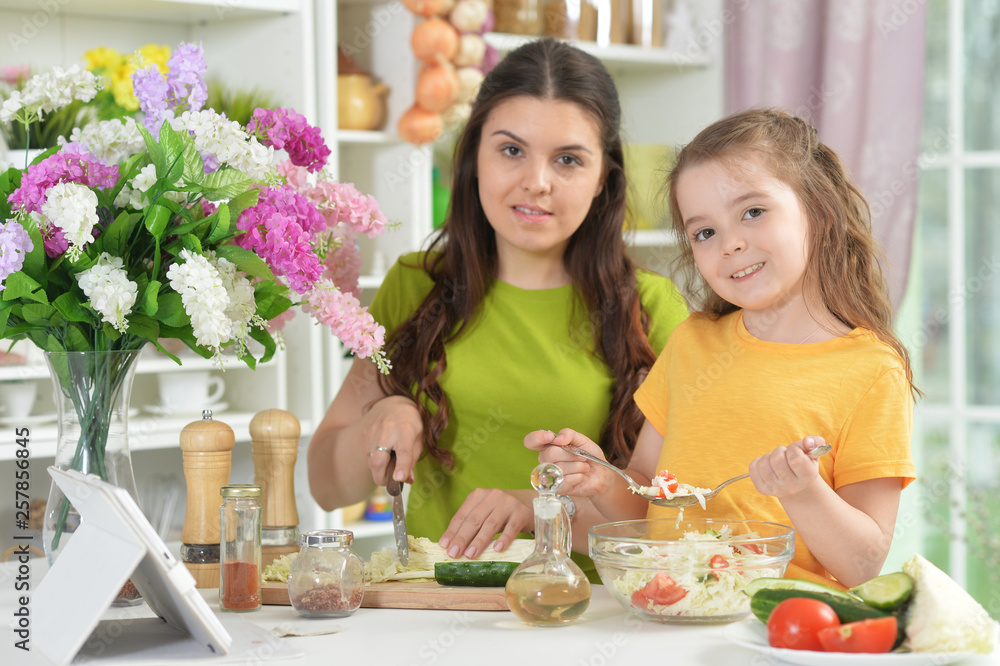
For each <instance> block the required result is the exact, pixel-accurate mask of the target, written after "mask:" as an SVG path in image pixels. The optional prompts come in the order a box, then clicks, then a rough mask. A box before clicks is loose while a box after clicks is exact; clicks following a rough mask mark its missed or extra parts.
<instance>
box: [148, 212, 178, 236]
mask: <svg viewBox="0 0 1000 666" xmlns="http://www.w3.org/2000/svg"><path fill="white" fill-rule="evenodd" d="M171 215H172V214H171V212H170V210H169V209H167V208H164V207H163V206H161V205H160V204H153V205H152V206H150V207H149V208H147V209H146V217H145V224H146V229H148V230H149V233H151V234H153V237H154V238H157V239H160V238H163V232H164V230H166V228H167V224H169V223H170V218H171Z"/></svg>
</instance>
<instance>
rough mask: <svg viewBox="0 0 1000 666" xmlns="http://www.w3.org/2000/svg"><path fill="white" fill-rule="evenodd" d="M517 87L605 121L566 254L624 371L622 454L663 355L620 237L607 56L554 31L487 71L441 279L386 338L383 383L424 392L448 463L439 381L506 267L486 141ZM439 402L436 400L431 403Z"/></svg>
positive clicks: (615, 399)
mask: <svg viewBox="0 0 1000 666" xmlns="http://www.w3.org/2000/svg"><path fill="white" fill-rule="evenodd" d="M518 96H527V97H534V98H538V99H552V100H561V101H567V102H572V103H574V104H577V105H578V106H580V107H581V108H582V109H584V110H585V111H587V112H588V113H589V114H591V116H593V118H594V119H595V120H596V121H597V125H598V127H599V128H600V132H601V142H602V145H603V149H604V155H603V165H604V173H605V180H604V188H603V189H602V191H601V193H600V194H599V195H598V196H597V198H596V199H594V202H593V203H592V205H591V207H590V211H589V212H588V213H587V216H586V218H585V219H584V221H583V224H581V225H580V228H579V229H578V230H577V231H576V233H574V234H573V236H572V237H571V238H570V241H569V245H568V247H567V248H566V253H565V255H564V258H563V260H564V262H565V265H566V270H567V272H568V273H569V275H570V277H571V279H572V282H573V285H574V287H575V289H576V291H577V293H578V294H579V295H580V297H581V298H582V301H583V303H584V304H585V305H586V307H587V309H588V314H589V318H590V323H591V324H592V325H593V330H594V347H595V349H596V350H597V352H598V353H599V354H601V356H602V357H603V358H604V360H605V362H607V364H608V366H609V367H610V369H611V371H612V373H613V375H614V377H615V382H614V389H613V391H614V392H613V396H612V399H611V411H610V414H609V416H608V420H607V422H606V424H605V426H604V431H603V433H602V435H601V442H600V444H601V447H602V448H603V449H604V451H605V454H606V455H607V457H608V459H609V460H611V461H612V462H614V463H617V464H624V463H625V462H627V461H628V459H629V458H630V457H631V453H632V449H633V448H634V446H635V441H636V438H637V437H638V433H639V429H640V428H641V427H642V423H643V416H642V413H641V412H640V411H639V409H638V407H637V406H636V405H635V403H634V402H633V400H632V395H633V394H634V393H635V389H636V388H638V386H639V384H640V383H641V380H642V377H643V375H644V373H645V371H646V370H648V368H649V367H650V366H651V365H652V364H653V362H654V361H655V360H656V355H655V353H654V352H653V349H652V348H651V347H650V344H649V341H648V339H647V337H646V333H647V332H648V321H647V318H646V315H645V312H644V311H643V309H642V306H641V304H640V303H639V293H638V288H637V286H636V277H635V266H634V265H633V263H632V261H631V260H630V259H629V258H628V256H627V255H626V252H625V241H624V239H623V237H622V228H623V224H624V220H625V186H626V183H625V170H624V165H623V162H624V160H623V156H622V142H621V134H620V126H621V108H620V106H619V103H618V92H617V90H616V89H615V85H614V82H613V81H612V79H611V76H610V75H609V74H608V72H607V70H606V69H605V68H604V66H603V65H602V64H601V63H600V61H598V60H597V59H596V58H594V57H592V56H590V55H587V54H586V53H584V52H583V51H580V50H579V49H576V48H574V47H571V46H569V45H567V44H564V43H561V42H557V41H555V40H552V39H542V40H538V41H534V42H530V43H528V44H526V45H524V46H522V47H520V48H518V49H516V50H514V51H512V52H511V53H509V54H508V55H507V56H506V57H505V58H504V59H503V60H502V61H501V62H500V63H499V64H498V65H497V66H496V67H495V68H494V69H493V70H491V71H490V73H489V74H488V75H487V76H486V79H485V80H484V81H483V83H482V85H481V87H480V89H479V93H478V95H477V97H476V101H475V104H474V105H473V109H472V114H471V116H470V118H469V120H468V122H467V124H466V126H465V129H464V130H463V132H462V136H461V137H460V139H459V142H458V146H457V148H456V151H455V158H454V160H455V161H454V174H455V175H454V179H453V182H452V199H451V207H450V210H449V214H448V219H447V220H446V222H445V224H444V226H443V227H442V228H441V230H440V232H439V233H438V234H437V235H436V236H435V237H434V239H433V241H432V242H431V244H430V247H429V250H428V252H427V253H426V254H425V256H424V262H423V268H424V270H425V271H426V272H427V274H428V275H429V276H430V277H431V279H432V280H433V281H434V287H433V288H432V289H431V291H430V293H429V294H428V295H427V297H426V299H424V301H423V303H422V304H421V306H420V307H419V308H418V309H417V311H416V312H414V313H413V315H412V316H411V317H410V318H409V319H408V320H406V321H405V322H404V323H403V324H402V325H401V326H400V327H399V328H398V329H397V330H395V331H393V332H392V333H391V334H390V336H389V341H388V344H387V348H388V349H389V355H390V358H391V359H392V365H393V368H392V372H391V373H390V374H389V375H387V376H385V375H382V376H379V382H380V385H381V387H382V390H383V391H385V392H386V393H387V394H389V395H415V397H416V399H417V404H418V406H419V408H420V413H421V416H422V418H423V422H424V447H425V449H426V451H427V453H428V454H430V455H431V456H433V457H434V458H435V459H436V460H437V461H439V462H440V463H442V464H443V465H445V466H448V467H450V466H451V465H452V464H453V460H452V457H451V454H450V453H449V452H448V451H445V450H444V449H441V448H440V447H438V444H437V443H438V440H439V439H440V437H441V435H442V433H443V432H444V431H445V428H447V427H448V420H449V409H448V399H447V396H446V395H445V393H444V391H443V390H442V388H441V385H440V383H439V380H440V378H441V375H442V373H444V371H445V368H446V367H447V364H448V359H447V355H446V353H445V345H446V343H448V341H450V340H452V339H454V338H456V337H457V336H458V335H460V334H461V333H462V331H463V329H464V328H465V326H466V325H467V324H468V323H469V322H470V321H471V319H472V317H473V315H474V314H475V312H476V310H477V308H479V306H480V304H481V303H482V302H483V298H484V296H485V295H486V292H487V291H488V290H489V288H490V286H491V284H492V283H493V281H494V280H495V279H496V276H497V269H498V266H497V263H498V260H497V245H496V236H495V234H494V231H493V228H492V227H491V226H490V223H489V221H488V220H487V219H486V215H485V213H484V212H483V208H482V205H481V203H480V201H479V186H478V176H479V174H477V173H476V168H477V155H478V152H479V143H480V138H481V135H482V128H483V125H484V123H485V122H486V119H487V118H488V117H489V115H490V112H491V111H492V110H493V109H494V108H496V107H497V105H498V104H501V103H502V102H503V101H505V100H508V99H511V98H513V97H518ZM483 353H487V352H486V351H485V350H484V352H483ZM580 353H588V352H587V350H586V349H581V350H580ZM429 404H433V405H434V410H433V413H432V411H431V410H429V409H428V408H427V407H428V405H429Z"/></svg>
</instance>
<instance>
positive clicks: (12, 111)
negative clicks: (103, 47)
mask: <svg viewBox="0 0 1000 666" xmlns="http://www.w3.org/2000/svg"><path fill="white" fill-rule="evenodd" d="M97 85H98V78H97V77H96V76H94V75H93V74H91V73H89V72H83V71H81V70H80V67H79V66H74V67H71V68H70V69H68V70H63V69H61V68H56V69H55V70H53V71H52V72H45V73H43V74H38V75H35V76H31V68H30V67H28V66H27V65H21V66H14V65H7V66H5V67H4V68H3V69H2V70H0V102H2V103H3V106H2V107H0V108H2V109H4V111H3V115H2V116H0V118H2V119H0V136H2V137H3V141H4V143H5V144H6V145H7V148H9V149H18V150H21V149H26V148H52V147H53V146H57V145H59V144H58V142H59V139H60V138H61V137H63V138H65V137H68V136H69V135H70V132H71V131H72V130H73V128H74V127H77V126H79V125H81V124H84V123H85V122H86V121H87V120H88V119H89V118H90V117H91V116H92V115H93V113H92V110H91V109H90V108H89V107H88V106H87V104H86V103H87V102H89V101H90V100H92V99H93V98H94V95H95V94H96V93H97ZM8 110H9V112H8Z"/></svg>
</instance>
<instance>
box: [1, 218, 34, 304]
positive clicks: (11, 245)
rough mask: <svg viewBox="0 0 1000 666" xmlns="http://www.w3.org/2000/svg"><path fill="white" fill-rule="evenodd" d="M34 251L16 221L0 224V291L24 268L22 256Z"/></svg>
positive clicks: (25, 233)
mask: <svg viewBox="0 0 1000 666" xmlns="http://www.w3.org/2000/svg"><path fill="white" fill-rule="evenodd" d="M34 249H35V245H34V243H32V242H31V236H29V235H28V232H27V231H25V229H24V227H22V226H21V223H20V222H18V221H17V220H7V222H6V223H3V224H0V291H3V290H4V284H3V283H4V281H5V280H6V279H7V277H8V276H10V275H11V274H13V273H16V272H18V271H19V270H21V267H22V266H24V256H25V255H26V254H28V253H29V252H31V251H32V250H34Z"/></svg>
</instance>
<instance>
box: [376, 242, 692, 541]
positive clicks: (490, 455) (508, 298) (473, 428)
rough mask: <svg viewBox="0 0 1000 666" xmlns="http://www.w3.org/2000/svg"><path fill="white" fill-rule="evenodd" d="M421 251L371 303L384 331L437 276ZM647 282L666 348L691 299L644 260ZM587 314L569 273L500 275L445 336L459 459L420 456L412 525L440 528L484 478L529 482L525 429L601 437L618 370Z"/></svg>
mask: <svg viewBox="0 0 1000 666" xmlns="http://www.w3.org/2000/svg"><path fill="white" fill-rule="evenodd" d="M422 259H423V255H422V254H420V253H412V254H409V255H407V256H404V257H402V258H401V259H400V261H399V262H397V263H396V264H395V265H394V266H393V267H392V269H391V270H390V271H389V272H388V274H387V275H386V277H385V280H384V281H383V282H382V286H381V287H380V288H379V290H378V293H376V294H375V297H374V299H373V301H372V304H371V307H370V308H369V312H370V313H371V314H372V315H373V316H374V317H375V320H376V321H378V322H379V323H380V324H382V325H383V326H385V329H386V331H393V330H394V329H395V328H397V327H398V326H399V325H400V324H402V323H403V322H404V321H405V320H406V319H407V318H409V316H410V315H411V314H412V313H413V312H414V311H415V310H416V309H417V308H418V307H419V306H420V304H421V303H422V302H423V300H424V298H425V297H426V296H427V294H428V292H429V291H430V289H431V287H432V286H433V283H432V281H431V279H430V277H429V276H428V275H427V274H426V273H425V272H424V270H423V268H422ZM638 285H639V292H640V299H641V301H642V304H643V306H644V307H645V308H646V311H647V313H648V314H649V317H650V332H649V338H650V343H651V345H652V347H653V351H655V352H656V353H657V354H659V352H660V351H661V350H662V349H663V346H664V345H665V344H666V340H667V336H668V335H669V334H670V332H671V331H672V330H673V329H674V327H676V326H677V325H678V324H679V323H680V322H681V321H682V320H683V319H684V318H685V317H687V308H686V306H685V304H684V299H683V297H682V296H681V295H680V292H679V291H678V290H677V288H676V287H675V286H674V284H673V283H672V282H670V281H669V280H668V279H666V278H665V277H663V276H661V275H657V274H655V273H650V272H648V271H639V273H638ZM615 305H620V304H617V303H615ZM589 321H590V318H589V317H587V316H586V309H585V307H584V305H583V303H582V301H580V300H579V298H578V297H577V296H576V295H575V293H574V290H573V287H572V286H571V285H567V286H565V287H558V288H556V289H539V290H526V289H520V288H517V287H514V286H512V285H509V284H507V283H505V282H501V281H499V280H497V281H496V282H494V284H493V286H492V287H491V288H490V289H489V291H488V292H487V294H486V297H485V300H484V302H483V304H482V306H481V307H480V309H479V311H478V313H477V315H476V317H475V319H474V321H473V322H471V323H470V326H468V327H466V330H465V331H464V332H463V333H462V335H461V336H459V338H458V339H456V340H454V341H453V342H451V343H449V344H448V345H447V348H446V354H447V364H448V366H447V368H446V369H445V371H444V373H443V375H442V376H441V379H440V384H441V387H442V389H443V390H444V392H445V395H446V396H447V400H448V405H449V408H450V410H451V413H450V419H449V423H448V427H447V429H446V430H445V432H444V433H443V435H442V437H441V439H440V441H439V442H438V446H440V447H441V448H443V449H446V450H448V451H450V452H451V453H452V455H453V456H454V459H455V466H454V468H453V469H451V470H446V469H444V468H443V467H442V466H441V465H440V464H438V463H437V462H436V461H435V460H433V459H432V458H431V457H430V456H424V457H423V459H421V460H420V462H419V463H417V467H416V469H415V471H414V478H415V483H414V485H413V487H412V488H411V489H410V495H409V501H408V504H407V512H406V525H407V529H408V531H409V533H410V534H413V535H414V536H424V537H427V538H430V539H433V540H435V541H436V540H437V539H439V538H440V537H441V535H442V534H443V533H444V531H445V529H447V527H448V523H449V522H450V521H451V519H452V517H453V516H454V515H455V512H456V511H458V509H459V507H460V506H461V505H462V502H463V501H465V498H466V496H467V495H468V494H469V493H470V492H471V491H472V490H474V489H476V488H502V489H517V488H531V482H530V476H531V471H532V470H533V469H534V468H535V467H536V466H537V465H538V453H537V452H535V451H530V450H528V449H526V448H525V447H524V436H525V435H526V434H528V433H529V432H531V431H533V430H539V429H542V428H546V429H549V430H553V431H558V430H560V429H561V428H566V427H569V428H573V429H574V430H577V431H579V432H581V433H583V434H585V435H587V436H588V437H590V438H591V439H592V440H594V441H598V439H599V438H600V435H601V431H602V430H603V427H604V423H605V421H606V420H607V416H608V411H609V409H610V404H611V396H612V386H613V383H614V377H613V376H612V374H611V370H610V369H609V368H608V366H607V365H606V364H605V363H604V361H603V359H602V358H601V357H600V356H599V355H598V354H597V353H595V352H594V344H593V334H592V332H591V327H590V323H589Z"/></svg>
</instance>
